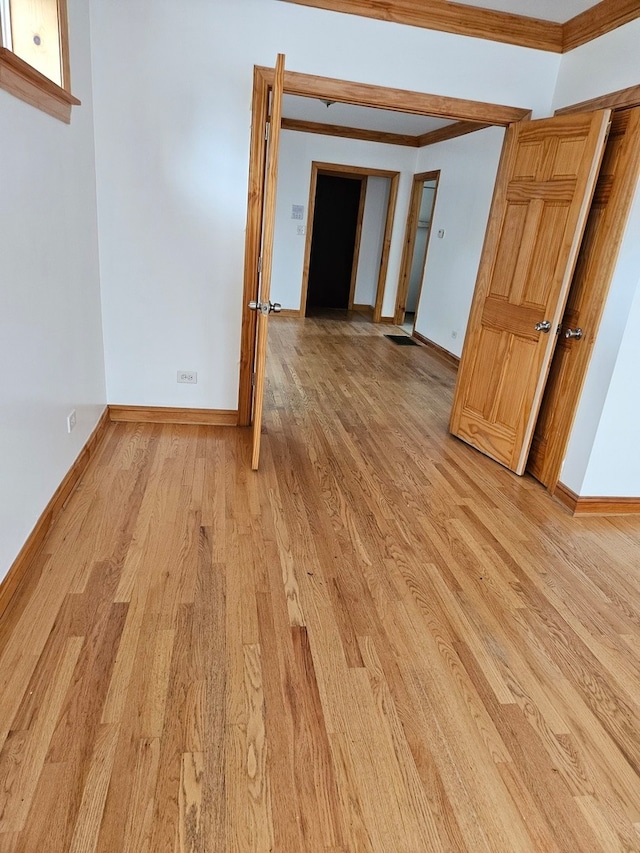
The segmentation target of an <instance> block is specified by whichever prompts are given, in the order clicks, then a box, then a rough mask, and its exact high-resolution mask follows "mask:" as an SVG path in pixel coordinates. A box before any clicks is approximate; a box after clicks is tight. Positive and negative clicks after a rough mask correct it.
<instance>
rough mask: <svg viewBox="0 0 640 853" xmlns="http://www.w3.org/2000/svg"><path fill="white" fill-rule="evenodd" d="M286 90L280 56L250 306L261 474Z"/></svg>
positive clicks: (254, 459)
mask: <svg viewBox="0 0 640 853" xmlns="http://www.w3.org/2000/svg"><path fill="white" fill-rule="evenodd" d="M283 90H284V56H283V55H282V54H281V53H280V54H278V60H277V62H276V70H275V77H274V82H273V88H272V90H271V109H270V114H269V133H268V139H269V144H268V149H267V171H266V179H265V185H264V187H265V188H264V210H263V218H262V250H261V253H260V267H259V269H260V283H259V290H258V294H259V295H258V300H257V301H256V302H251V303H249V307H250V308H252V309H253V310H254V311H256V312H257V314H258V327H257V332H256V358H255V373H254V397H253V449H252V454H251V467H252V469H253V470H254V471H257V470H258V465H259V463H260V437H261V434H262V408H263V403H264V381H265V372H266V367H267V336H268V333H269V314H270V313H271V311H273V310H277V309H279V307H280V306H279V305H275V306H274V305H272V303H271V300H270V296H271V267H272V262H273V235H274V230H275V218H276V190H277V182H278V154H279V148H280V125H281V123H282V95H283Z"/></svg>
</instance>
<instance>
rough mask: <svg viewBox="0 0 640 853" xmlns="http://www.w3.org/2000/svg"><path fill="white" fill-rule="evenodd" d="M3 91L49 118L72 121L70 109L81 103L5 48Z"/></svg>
mask: <svg viewBox="0 0 640 853" xmlns="http://www.w3.org/2000/svg"><path fill="white" fill-rule="evenodd" d="M0 89H4V90H5V91H7V92H9V93H10V94H11V95H13V96H14V97H16V98H20V100H21V101H24V102H25V103H27V104H30V105H31V106H32V107H36V108H37V109H39V110H42V112H45V113H47V115H50V116H53V118H56V119H58V120H59V121H63V122H64V123H65V124H70V122H71V108H72V107H73V106H80V101H79V100H78V99H77V98H75V97H74V96H73V95H72V94H71V93H70V92H67V91H66V90H65V89H63V88H62V87H61V86H58V85H57V84H56V83H54V82H53V81H52V80H49V78H48V77H45V76H44V74H41V73H40V72H39V71H36V69H35V68H32V67H31V65H29V63H28V62H25V61H24V60H22V59H20V57H19V56H16V55H15V53H13V52H12V51H10V50H7V48H6V47H0Z"/></svg>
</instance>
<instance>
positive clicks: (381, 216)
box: [353, 155, 415, 307]
mask: <svg viewBox="0 0 640 853" xmlns="http://www.w3.org/2000/svg"><path fill="white" fill-rule="evenodd" d="M414 157H415V155H414ZM390 189H391V179H390V178H376V177H370V178H367V195H366V198H365V202H364V214H363V217H362V237H361V240H360V257H359V258H358V272H357V276H356V288H355V295H354V300H353V301H354V303H355V304H356V305H370V306H372V307H373V306H374V305H375V304H376V292H377V289H378V276H379V274H380V261H381V259H382V249H383V246H384V231H385V225H386V221H387V210H388V207H389V191H390ZM392 236H396V235H392ZM387 278H388V277H387ZM395 287H396V289H397V282H396V285H395Z"/></svg>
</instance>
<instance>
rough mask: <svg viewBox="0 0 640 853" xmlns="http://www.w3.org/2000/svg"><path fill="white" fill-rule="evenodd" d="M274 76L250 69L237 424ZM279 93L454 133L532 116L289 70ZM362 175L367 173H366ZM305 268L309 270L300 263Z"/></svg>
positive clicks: (248, 416)
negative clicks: (432, 121)
mask: <svg viewBox="0 0 640 853" xmlns="http://www.w3.org/2000/svg"><path fill="white" fill-rule="evenodd" d="M274 78H275V73H274V69H272V68H262V67H254V80H253V100H252V123H251V145H250V157H249V187H248V196H247V227H246V240H245V263H244V289H243V306H242V308H243V311H242V328H241V344H240V371H239V387H238V423H239V424H240V425H248V424H250V423H251V422H252V420H253V385H252V377H253V371H254V362H255V341H256V316H255V313H254V312H252V311H251V310H250V309H249V304H250V302H252V301H255V300H256V299H257V295H258V286H259V276H260V268H261V261H260V250H261V233H262V221H263V212H264V204H263V198H264V186H265V170H264V163H265V151H266V134H265V124H266V123H267V121H268V113H269V96H270V92H271V89H272V87H273V81H274ZM284 92H285V94H290V95H300V96H303V97H310V98H322V99H324V98H326V99H328V100H331V101H333V102H341V103H347V104H354V105H358V106H362V107H373V108H378V109H387V110H392V111H394V112H400V113H411V114H413V115H427V116H433V117H442V118H446V119H449V120H455V121H456V126H455V127H456V130H457V133H458V134H461V133H466V132H468V128H469V125H470V124H472V125H473V126H474V127H475V128H476V129H478V128H479V126H480V125H484V126H485V127H486V126H488V125H497V126H501V127H506V126H507V125H509V124H510V123H511V122H517V121H521V120H522V119H526V118H529V117H530V115H531V111H530V110H528V109H524V108H521V107H509V106H505V105H502V104H491V103H484V102H478V101H471V100H467V99H463V98H451V97H443V96H442V95H433V94H427V93H424V92H415V91H408V90H403V89H393V88H389V87H383V86H382V87H381V86H375V85H371V84H367V83H357V82H354V81H346V80H338V79H335V78H328V77H318V76H317V75H307V74H300V73H298V72H292V71H285V75H284ZM412 144H413V143H412ZM352 171H353V170H352ZM363 171H366V172H368V173H369V174H371V170H363ZM387 174H388V173H387ZM392 174H393V175H394V177H393V178H392V181H391V191H390V196H391V198H390V202H389V213H390V212H391V210H392V209H395V196H396V195H397V191H398V182H399V173H397V172H396V173H392ZM392 221H393V220H392V216H390V215H388V217H387V224H388V227H387V228H386V229H385V240H384V250H383V258H382V263H381V272H382V270H383V268H384V272H385V276H386V268H387V265H388V257H389V251H390V247H391V230H392V229H391V225H392ZM308 233H309V232H307V238H308ZM305 260H307V259H305ZM306 269H308V267H307V264H306V262H305V270H306ZM381 279H382V276H381ZM382 281H384V279H382ZM383 296H384V292H383V287H378V293H377V295H376V305H375V309H374V321H376V322H380V319H381V317H382V301H383Z"/></svg>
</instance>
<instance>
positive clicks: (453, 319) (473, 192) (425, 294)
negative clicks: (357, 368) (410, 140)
mask: <svg viewBox="0 0 640 853" xmlns="http://www.w3.org/2000/svg"><path fill="white" fill-rule="evenodd" d="M503 140H504V129H503V128H499V127H489V128H486V129H485V130H479V131H476V133H470V134H467V136H461V137H459V138H458V139H451V140H449V141H447V142H440V143H438V144H437V145H430V146H428V147H427V148H423V149H421V150H420V152H419V155H418V168H417V171H418V172H427V171H435V170H437V169H439V170H440V180H439V183H438V192H437V195H436V204H435V209H434V212H433V219H432V221H431V240H430V242H429V250H428V252H427V262H426V265H425V273H424V279H423V286H422V294H421V296H420V304H419V305H418V311H417V316H416V324H415V329H416V331H417V332H419V333H420V334H421V335H424V336H425V337H426V338H429V340H431V341H433V342H434V343H436V344H438V346H441V347H443V348H444V349H446V350H448V351H449V352H451V353H453V354H454V355H458V356H459V355H460V354H461V352H462V344H463V341H464V335H465V331H466V328H467V320H468V319H469V310H470V308H471V299H472V297H473V290H474V287H475V283H476V275H477V272H478V264H479V263H480V254H481V252H482V244H483V242H484V235H485V232H486V229H487V220H488V218H489V210H490V207H491V198H492V195H493V188H494V185H495V179H496V174H497V171H498V161H499V159H500V152H501V150H502V143H503ZM441 229H443V230H444V232H445V236H444V237H443V238H439V237H438V231H440V230H441ZM454 335H455V337H454Z"/></svg>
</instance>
